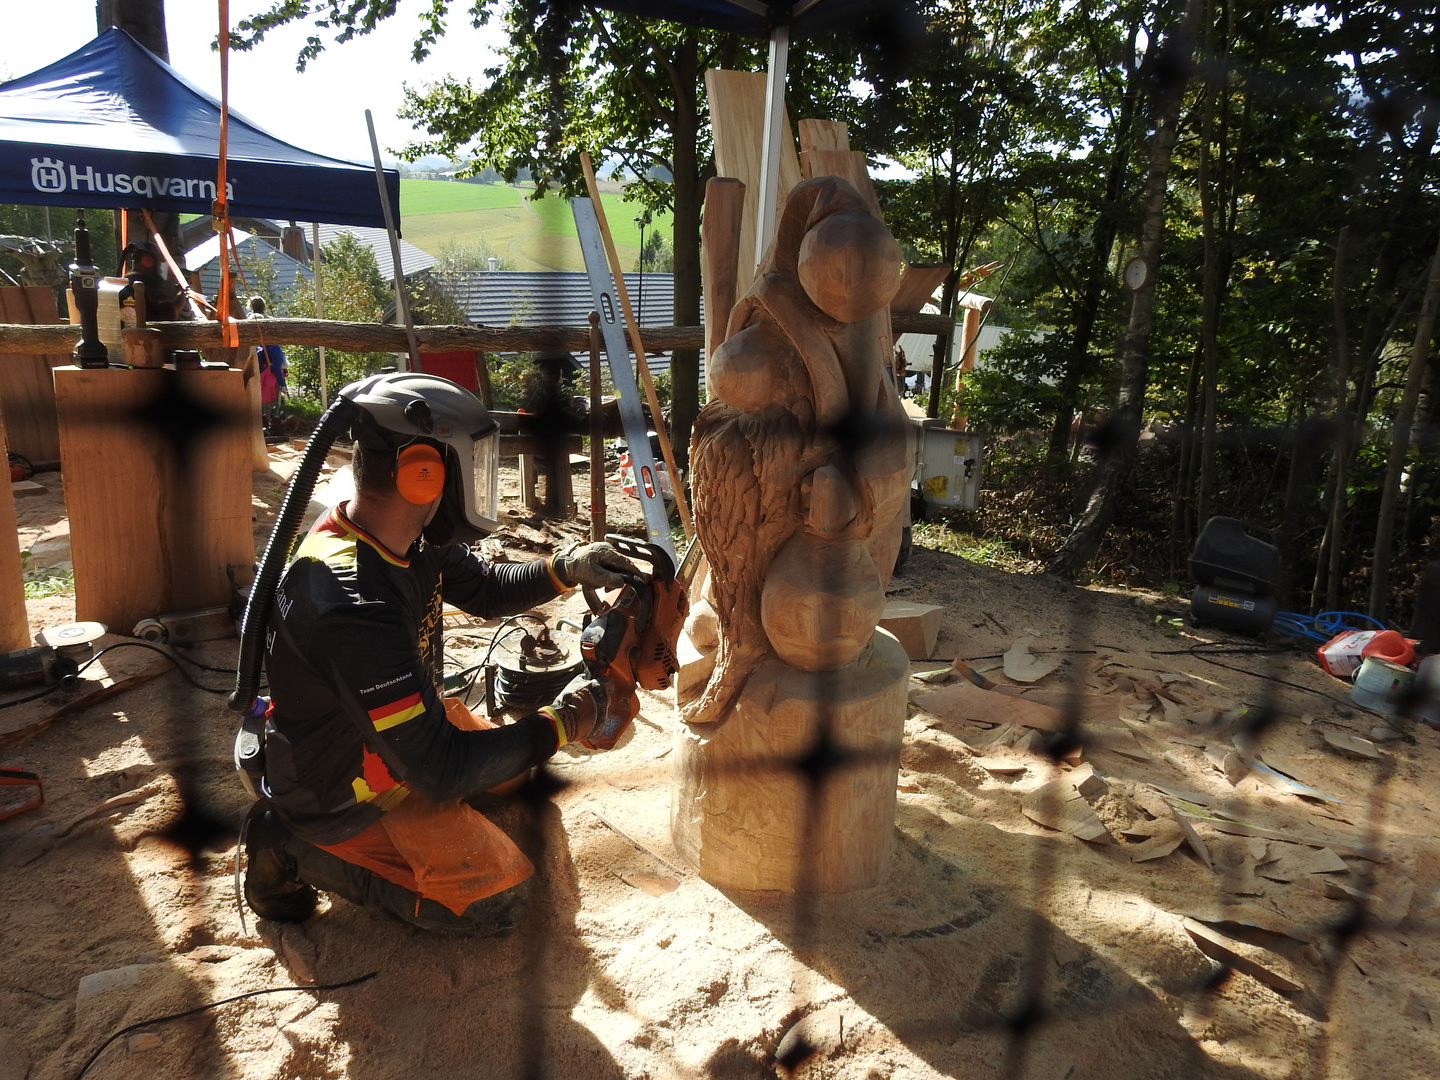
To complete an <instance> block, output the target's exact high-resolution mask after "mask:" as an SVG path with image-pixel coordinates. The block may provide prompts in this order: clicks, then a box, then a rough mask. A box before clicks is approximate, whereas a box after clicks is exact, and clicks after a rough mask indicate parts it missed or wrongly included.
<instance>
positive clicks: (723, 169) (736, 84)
mask: <svg viewBox="0 0 1440 1080" xmlns="http://www.w3.org/2000/svg"><path fill="white" fill-rule="evenodd" d="M705 97H706V99H707V102H708V104H709V106H710V125H711V128H712V131H713V138H714V143H715V174H716V175H717V176H733V177H735V179H737V180H739V181H740V182H741V183H742V184H744V185H745V208H744V212H743V214H742V216H741V221H740V242H739V260H738V262H737V264H736V277H735V289H736V294H737V295H739V296H744V295H745V293H746V292H748V291H749V289H750V286H751V284H752V283H753V282H754V280H755V266H756V264H757V263H758V262H759V259H760V257H761V256H763V255H764V254H765V253H764V252H763V251H762V252H757V251H756V250H755V215H756V212H757V207H758V206H759V205H760V155H761V152H762V150H763V148H764V146H763V144H764V135H765V72H763V71H726V70H720V69H716V68H712V69H710V70H709V71H706V72H705ZM799 182H800V160H799V158H798V157H797V156H796V153H795V136H794V135H793V133H792V131H791V127H790V117H789V115H788V113H787V114H786V115H784V116H782V118H781V124H780V197H779V199H778V200H777V201H776V204H775V205H776V219H777V220H778V219H779V212H780V211H782V210H783V209H784V207H785V200H786V198H787V197H788V196H789V194H790V189H791V188H793V187H794V186H795V185H796V184H798V183H799Z"/></svg>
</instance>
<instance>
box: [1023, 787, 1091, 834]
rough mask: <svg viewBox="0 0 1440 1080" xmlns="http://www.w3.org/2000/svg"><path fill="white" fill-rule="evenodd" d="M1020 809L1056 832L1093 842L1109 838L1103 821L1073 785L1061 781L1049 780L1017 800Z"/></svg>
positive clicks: (1030, 817) (1027, 815)
mask: <svg viewBox="0 0 1440 1080" xmlns="http://www.w3.org/2000/svg"><path fill="white" fill-rule="evenodd" d="M1020 810H1021V812H1022V813H1024V815H1025V816H1026V817H1028V818H1029V819H1030V820H1031V821H1035V822H1039V823H1040V824H1041V825H1044V826H1046V827H1047V828H1051V829H1055V830H1056V831H1057V832H1066V833H1069V834H1070V835H1071V836H1075V837H1078V838H1079V839H1081V840H1088V841H1090V842H1091V843H1095V844H1109V843H1112V842H1113V841H1112V840H1111V837H1110V833H1109V831H1108V830H1107V829H1106V828H1105V823H1104V822H1103V821H1101V820H1100V817H1099V815H1097V814H1096V813H1095V811H1094V810H1092V809H1091V808H1090V804H1089V803H1087V802H1086V801H1085V799H1084V796H1082V795H1081V794H1080V792H1079V791H1077V790H1076V789H1075V788H1074V787H1073V786H1071V785H1070V784H1068V783H1066V782H1065V781H1064V780H1052V781H1051V782H1050V783H1048V784H1042V785H1041V786H1040V787H1038V788H1036V789H1035V790H1034V791H1030V792H1027V793H1026V794H1025V796H1024V798H1022V799H1021V800H1020Z"/></svg>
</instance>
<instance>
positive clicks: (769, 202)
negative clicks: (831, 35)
mask: <svg viewBox="0 0 1440 1080" xmlns="http://www.w3.org/2000/svg"><path fill="white" fill-rule="evenodd" d="M789 60H790V27H789V26H787V25H785V24H784V23H782V24H781V25H779V26H777V27H775V29H774V30H773V31H772V32H771V34H770V71H769V74H768V75H767V77H766V80H765V139H764V142H763V145H762V147H761V150H760V199H759V203H758V205H757V209H756V215H755V267H752V268H751V269H755V268H756V267H759V265H760V260H761V259H763V258H764V257H765V251H766V249H767V248H768V247H769V246H770V241H771V240H772V239H773V238H774V236H775V212H776V209H777V207H776V204H777V203H778V202H779V198H780V131H781V127H782V124H781V121H782V120H783V119H784V116H785V69H786V67H787V65H788V64H789Z"/></svg>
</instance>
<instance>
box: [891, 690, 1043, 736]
mask: <svg viewBox="0 0 1440 1080" xmlns="http://www.w3.org/2000/svg"><path fill="white" fill-rule="evenodd" d="M910 700H911V701H912V702H913V703H914V704H915V705H916V706H918V707H919V708H921V709H923V710H925V711H926V712H928V713H930V714H932V715H934V716H938V717H940V718H941V719H942V720H979V721H983V722H987V723H991V724H1023V725H1025V726H1026V727H1032V728H1038V729H1039V730H1041V731H1062V730H1064V728H1065V719H1064V717H1063V716H1061V714H1060V711H1059V710H1058V709H1052V708H1050V706H1048V705H1041V704H1039V703H1038V702H1033V701H1026V700H1025V699H1024V698H1015V697H1010V696H1008V695H1006V694H997V693H994V692H993V691H990V690H982V689H980V687H978V686H976V685H975V684H973V683H969V682H963V681H962V682H957V683H952V684H951V685H949V686H935V687H929V686H927V687H923V688H920V689H913V690H911V691H910Z"/></svg>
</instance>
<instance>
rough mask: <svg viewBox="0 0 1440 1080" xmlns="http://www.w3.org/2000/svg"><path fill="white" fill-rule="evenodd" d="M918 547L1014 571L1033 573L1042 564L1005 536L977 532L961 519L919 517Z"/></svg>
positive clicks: (913, 529)
mask: <svg viewBox="0 0 1440 1080" xmlns="http://www.w3.org/2000/svg"><path fill="white" fill-rule="evenodd" d="M910 530H911V531H910V535H911V538H912V539H913V540H914V542H915V545H916V546H917V547H923V548H928V549H930V550H931V551H943V552H946V553H948V554H950V555H959V556H960V557H961V558H962V559H966V560H968V561H970V562H973V563H978V564H979V565H981V566H993V567H996V568H997V569H1000V570H1009V571H1010V572H1011V573H1016V574H1026V573H1033V572H1034V571H1036V570H1038V569H1039V564H1038V563H1037V562H1035V561H1034V560H1033V559H1027V558H1026V557H1025V556H1024V555H1022V554H1020V552H1018V551H1016V550H1015V549H1014V548H1013V547H1011V545H1010V544H1008V543H1007V542H1005V541H1004V540H1001V539H997V538H994V537H985V536H977V535H975V534H974V533H972V532H970V531H968V530H967V529H965V528H964V527H962V526H961V525H960V524H959V523H958V522H945V521H917V522H915V523H914V524H913V525H911V526H910Z"/></svg>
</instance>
